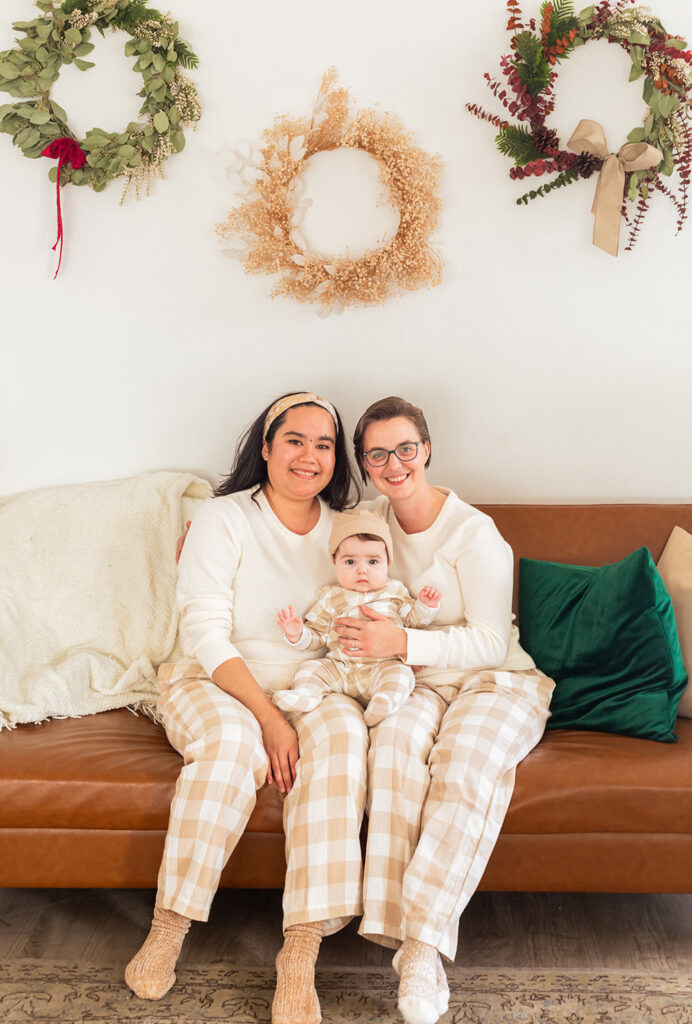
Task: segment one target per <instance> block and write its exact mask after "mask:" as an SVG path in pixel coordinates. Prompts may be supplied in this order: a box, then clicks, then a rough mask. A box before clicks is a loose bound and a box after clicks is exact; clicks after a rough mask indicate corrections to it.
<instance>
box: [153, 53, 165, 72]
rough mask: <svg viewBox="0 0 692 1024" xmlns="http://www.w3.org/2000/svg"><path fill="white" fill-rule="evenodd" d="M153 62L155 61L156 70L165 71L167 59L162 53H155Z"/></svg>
mask: <svg viewBox="0 0 692 1024" xmlns="http://www.w3.org/2000/svg"><path fill="white" fill-rule="evenodd" d="M152 60H153V63H154V67H155V68H156V70H157V71H163V69H164V68H165V66H166V58H165V57H164V56H163V54H162V53H155V54H154V55H153V58H152Z"/></svg>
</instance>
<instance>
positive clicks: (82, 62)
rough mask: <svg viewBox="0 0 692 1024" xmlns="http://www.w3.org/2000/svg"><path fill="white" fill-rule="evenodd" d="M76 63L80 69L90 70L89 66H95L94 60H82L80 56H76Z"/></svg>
mask: <svg viewBox="0 0 692 1024" xmlns="http://www.w3.org/2000/svg"><path fill="white" fill-rule="evenodd" d="M74 64H75V67H78V68H79V70H80V71H88V70H89V68H93V67H94V66H95V65H94V62H93V61H92V60H80V59H79V57H75V59H74Z"/></svg>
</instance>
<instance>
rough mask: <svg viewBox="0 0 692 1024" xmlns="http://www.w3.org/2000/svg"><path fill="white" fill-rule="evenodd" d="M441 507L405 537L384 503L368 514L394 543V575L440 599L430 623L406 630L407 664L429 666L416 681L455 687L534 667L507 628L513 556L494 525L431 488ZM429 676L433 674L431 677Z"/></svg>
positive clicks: (512, 628) (458, 500)
mask: <svg viewBox="0 0 692 1024" xmlns="http://www.w3.org/2000/svg"><path fill="white" fill-rule="evenodd" d="M437 490H440V491H441V492H442V493H443V494H444V495H445V502H444V505H443V506H442V509H441V510H440V512H439V514H438V516H437V519H436V520H435V522H434V523H433V524H432V526H430V527H429V528H428V529H427V530H423V531H421V532H420V533H412V534H407V533H404V531H403V530H402V528H401V527H400V526H399V523H398V521H397V518H396V516H395V515H394V511H393V509H392V506H391V505H390V504H389V501H388V500H387V499H386V498H385V497H380V498H377V499H376V500H375V501H374V502H373V503H372V506H371V507H372V508H374V510H375V511H376V512H379V513H380V515H383V516H384V517H385V519H386V520H387V523H388V524H389V528H390V530H391V532H392V540H393V543H394V560H393V562H392V564H391V566H390V572H391V575H392V576H393V577H395V578H396V579H400V580H401V581H402V582H403V583H404V584H405V585H406V586H407V587H408V589H409V590H410V591H411V593H414V594H415V593H418V592H419V590H420V589H421V587H423V586H425V585H426V584H428V585H429V586H432V587H437V588H438V589H439V590H440V593H441V595H442V597H441V601H440V609H439V612H438V614H437V616H436V619H435V623H434V625H433V626H430V627H429V628H428V629H425V630H419V629H407V630H406V633H407V637H408V647H407V656H406V661H407V663H408V664H409V665H423V666H429V668H430V671H424V672H423V673H421V674H420V675H419V677H418V678H419V679H424V678H427V677H430V678H434V679H435V681H436V683H445V682H449V683H453V682H454V680H455V678H456V679H457V680H458V678H459V672H460V671H462V672H465V671H470V670H472V669H484V668H493V669H501V670H504V671H513V670H523V671H527V670H528V669H531V668H535V664H534V662H533V660H532V659H531V657H530V656H529V655H528V654H527V653H526V652H525V651H523V650H522V648H521V647H520V645H519V631H518V629H517V628H516V626H513V625H512V586H513V565H514V556H513V553H512V549H511V547H510V546H509V544H507V542H506V541H505V540H504V539H503V537H502V536H501V535H500V533H499V531H498V529H497V527H496V526H495V524H494V522H493V521H492V519H491V518H490V517H489V516H487V515H485V513H483V512H480V511H479V510H478V509H476V508H473V506H472V505H467V504H466V502H464V501H462V500H461V498H459V497H457V495H456V494H454V492H453V491H448V490H447V489H446V488H437ZM433 670H434V671H433Z"/></svg>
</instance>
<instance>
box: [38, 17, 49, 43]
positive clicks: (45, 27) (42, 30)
mask: <svg viewBox="0 0 692 1024" xmlns="http://www.w3.org/2000/svg"><path fill="white" fill-rule="evenodd" d="M52 31H53V23H52V22H50V21H39V23H38V25H37V26H36V35H37V36H38V38H39V39H43V40H46V39H50V34H51V32H52Z"/></svg>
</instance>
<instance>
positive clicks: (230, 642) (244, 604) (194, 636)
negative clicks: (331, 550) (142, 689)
mask: <svg viewBox="0 0 692 1024" xmlns="http://www.w3.org/2000/svg"><path fill="white" fill-rule="evenodd" d="M254 490H255V489H254V488H252V489H249V490H246V491H239V492H237V493H236V494H231V495H227V496H224V497H219V498H212V499H210V500H209V501H208V502H207V503H206V504H204V505H203V506H202V508H201V509H200V510H199V511H198V512H197V514H196V515H195V518H194V519H193V521H192V525H191V527H190V530H189V533H188V535H187V538H186V540H185V546H184V547H183V551H182V555H181V558H180V565H179V567H178V568H179V574H178V589H177V602H178V610H179V612H180V629H181V637H182V642H183V648H184V650H185V654H186V655H187V656H188V657H192V658H196V659H197V661H199V662H200V663H201V664H202V667H203V668H204V670H205V672H207V674H208V675H210V676H211V674H212V672H213V671H214V670H215V669H216V668H218V666H219V665H221V664H223V662H224V661H228V659H229V658H237V657H241V658H243V660H244V661H245V662H246V664H247V666H248V668H249V669H250V671H251V672H252V674H253V675H254V677H255V679H256V680H257V682H258V683H259V684H260V686H262V688H263V689H264V690H266V691H267V692H269V693H271V692H272V691H273V690H275V689H280V688H284V687H287V686H290V685H291V682H292V680H293V676H294V675H295V672H296V670H297V668H298V666H299V665H300V663H301V662H302V661H304V660H305V657H306V655H305V653H304V652H302V651H300V650H296V649H294V648H291V647H289V646H288V645H287V644H286V643H285V642H284V634H283V631H282V629H281V627H280V626H279V625H278V622H277V612H278V610H279V608H282V607H285V606H286V605H289V604H290V605H293V607H294V608H295V610H296V611H297V612H298V614H299V615H304V614H305V613H306V612H307V610H308V609H309V608H310V607H311V605H312V604H313V603H314V600H315V594H316V593H317V591H318V590H319V589H320V588H321V587H323V586H325V585H326V584H327V583H331V582H332V581H333V579H334V565H333V563H332V561H331V559H330V557H329V554H328V541H329V534H330V531H331V525H332V513H331V510H330V509H329V508H328V506H327V505H326V504H325V503H324V502H320V518H319V520H318V522H317V524H316V525H315V526H314V527H313V529H312V530H311V531H310V532H309V533H307V534H304V535H302V536H301V535H300V534H296V533H293V532H292V531H291V530H289V529H288V528H287V527H285V526H284V525H283V523H282V522H281V520H280V519H279V518H278V517H277V516H276V515H275V513H274V512H273V511H272V508H271V506H270V505H269V502H268V501H267V499H266V498H265V496H264V494H262V492H259V493H258V494H257V495H256V496H255V499H254V500H253V499H252V498H251V497H250V495H251V494H252V493H253V491H254Z"/></svg>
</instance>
